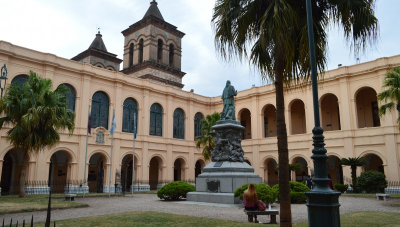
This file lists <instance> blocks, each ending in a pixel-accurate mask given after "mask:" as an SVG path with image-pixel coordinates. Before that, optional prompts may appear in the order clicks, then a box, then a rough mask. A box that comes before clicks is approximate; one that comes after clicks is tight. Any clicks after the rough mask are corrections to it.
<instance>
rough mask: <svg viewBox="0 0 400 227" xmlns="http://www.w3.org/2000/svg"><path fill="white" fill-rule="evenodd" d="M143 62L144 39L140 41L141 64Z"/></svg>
mask: <svg viewBox="0 0 400 227" xmlns="http://www.w3.org/2000/svg"><path fill="white" fill-rule="evenodd" d="M142 62H143V39H140V41H139V63H142Z"/></svg>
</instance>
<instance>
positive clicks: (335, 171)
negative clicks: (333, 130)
mask: <svg viewBox="0 0 400 227" xmlns="http://www.w3.org/2000/svg"><path fill="white" fill-rule="evenodd" d="M326 166H327V169H328V176H329V177H330V179H331V180H332V185H335V184H343V167H342V165H341V164H340V157H339V156H336V155H328V159H327V160H326Z"/></svg>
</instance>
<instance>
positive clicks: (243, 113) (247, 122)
mask: <svg viewBox="0 0 400 227" xmlns="http://www.w3.org/2000/svg"><path fill="white" fill-rule="evenodd" d="M238 115H239V119H240V124H241V125H242V126H243V127H244V128H245V129H244V130H243V133H242V139H244V140H245V139H251V112H250V110H249V109H247V108H243V109H241V110H240V111H239V113H238Z"/></svg>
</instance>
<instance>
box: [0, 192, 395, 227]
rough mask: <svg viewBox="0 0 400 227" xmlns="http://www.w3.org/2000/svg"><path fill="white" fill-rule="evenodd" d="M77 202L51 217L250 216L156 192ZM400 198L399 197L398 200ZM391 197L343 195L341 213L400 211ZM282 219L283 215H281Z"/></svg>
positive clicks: (297, 212)
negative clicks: (76, 205) (146, 214)
mask: <svg viewBox="0 0 400 227" xmlns="http://www.w3.org/2000/svg"><path fill="white" fill-rule="evenodd" d="M75 200H76V201H77V202H82V203H87V204H89V207H85V208H73V209H65V210H53V211H52V216H51V220H52V221H56V220H63V219H70V218H80V217H88V216H97V215H106V214H112V213H124V212H132V211H156V212H164V213H173V214H181V215H189V216H196V217H206V218H217V219H226V220H233V221H240V222H246V221H247V216H246V215H245V214H244V212H243V207H241V206H240V205H223V204H221V205H219V204H210V203H199V204H194V203H192V202H165V201H161V200H159V199H158V198H157V196H156V195H152V194H137V195H134V196H133V197H131V196H125V197H111V198H109V197H96V198H76V199H75ZM397 201H399V200H397ZM390 202H391V201H387V202H385V201H377V200H376V199H375V198H355V197H340V204H341V207H340V213H341V214H345V213H349V212H354V211H379V212H393V213H400V209H398V207H391V206H388V205H387V204H388V203H390ZM272 208H273V209H279V204H277V205H276V204H274V206H273V207H272ZM32 214H33V217H34V221H35V222H38V221H45V219H46V211H37V212H27V213H17V214H5V215H0V221H2V220H3V218H5V219H6V223H8V222H9V220H10V219H11V218H12V219H13V223H16V220H18V221H19V222H20V223H21V222H22V220H23V219H24V218H25V220H30V218H31V215H32ZM292 217H293V221H294V222H302V221H307V207H306V205H304V204H293V205H292ZM259 220H260V221H261V222H267V221H269V217H267V216H261V217H260V218H259ZM277 220H278V222H279V217H277Z"/></svg>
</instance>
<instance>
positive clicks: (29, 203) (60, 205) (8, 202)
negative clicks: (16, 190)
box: [0, 195, 88, 214]
mask: <svg viewBox="0 0 400 227" xmlns="http://www.w3.org/2000/svg"><path fill="white" fill-rule="evenodd" d="M48 202H49V196H48V195H27V196H25V197H24V198H18V196H0V214H4V213H17V212H29V211H37V210H46V209H47V204H48ZM87 206H88V205H87V204H84V203H77V202H70V201H65V200H64V197H63V198H62V199H55V198H54V199H52V200H51V207H52V209H65V208H75V207H87Z"/></svg>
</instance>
